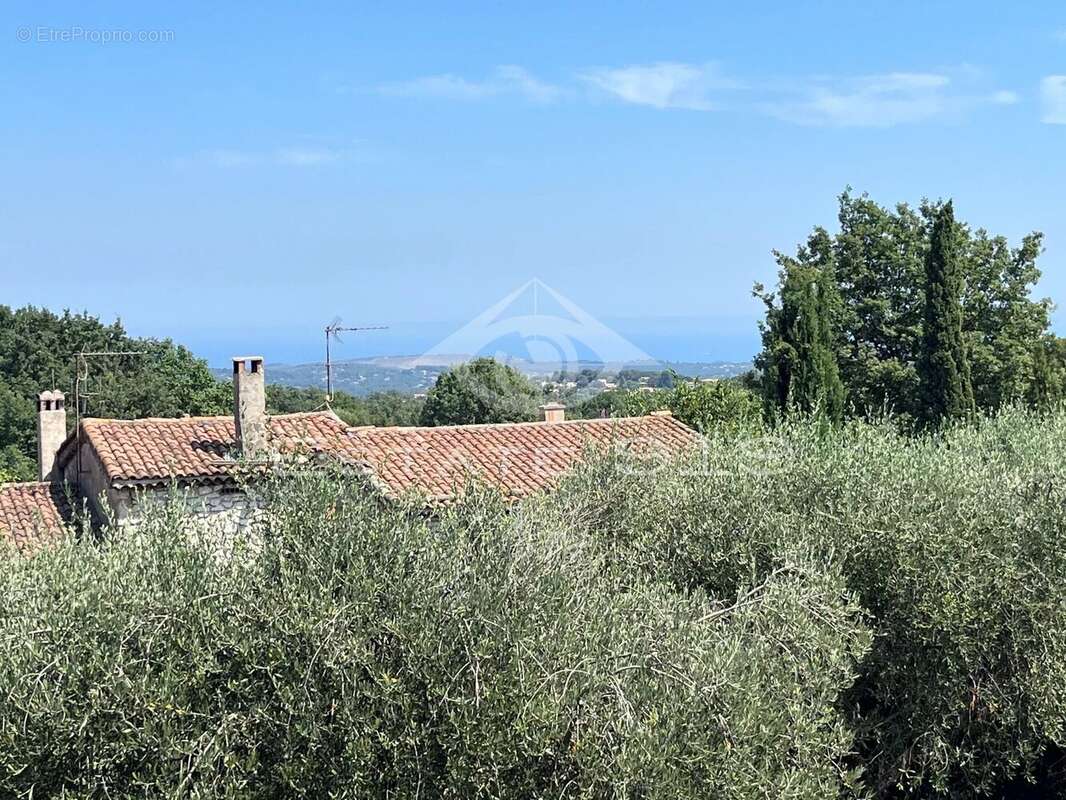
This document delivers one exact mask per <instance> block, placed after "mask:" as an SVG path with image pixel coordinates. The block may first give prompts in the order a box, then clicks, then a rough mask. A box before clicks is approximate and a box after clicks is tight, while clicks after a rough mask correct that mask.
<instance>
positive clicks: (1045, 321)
mask: <svg viewBox="0 0 1066 800" xmlns="http://www.w3.org/2000/svg"><path fill="white" fill-rule="evenodd" d="M939 208H940V204H937V203H930V202H923V203H922V205H921V206H920V207H919V208H918V209H917V210H915V209H913V208H911V207H909V206H907V205H906V204H899V205H897V206H896V207H895V208H894V209H891V210H890V209H887V208H884V207H882V206H879V205H878V204H877V203H875V202H873V201H872V200H870V199H869V198H868V197H866V196H865V195H863V196H859V197H856V196H854V195H852V194H851V192H850V191H846V192H844V194H842V195H841V197H840V212H839V223H840V230H839V232H838V233H836V234H833V235H831V234H830V233H828V232H827V231H826V230H824V229H823V228H820V227H818V228H815V229H814V231H813V232H812V233H811V235H810V237H809V238H808V240H807V242H806V244H805V246H803V247H801V248H800V249H799V250H798V252H797V254H796V256H794V257H789V256H786V255H784V254H781V253H778V254H777V260H778V263H779V264H780V265H781V267H782V268H785V267H787V266H788V265H790V264H793V263H798V264H800V265H803V266H809V267H815V268H819V269H826V270H831V271H832V273H833V274H834V276H835V281H836V286H837V291H838V294H839V296H840V300H841V302H840V306H839V318H838V319H837V320H836V321H835V325H834V328H835V331H836V344H835V349H836V356H837V363H838V365H839V369H840V376H841V379H842V381H843V383H844V387H845V390H846V393H847V398H848V405H849V408H850V409H851V410H852V411H853V412H854V413H855V414H856V415H858V416H861V417H866V416H876V415H878V414H880V413H881V412H882V411H883V410H884V409H886V408H888V409H890V410H892V411H894V412H896V413H898V414H901V415H904V416H910V417H914V418H918V417H920V410H921V409H920V400H919V399H918V372H917V364H918V361H919V356H920V353H921V346H922V345H921V343H922V317H923V312H924V308H925V292H924V284H925V261H926V253H927V251H928V249H929V241H930V234H931V230H932V227H933V222H934V220H935V218H936V216H937V213H938V211H939ZM955 231H956V237H957V239H956V244H957V255H958V260H957V264H958V274H959V277H960V280H961V281H962V285H963V291H962V331H963V339H964V341H965V345H966V349H967V352H968V353H969V356H970V365H971V372H972V384H973V392H974V399H975V402H976V404H977V407H978V408H980V409H996V408H999V407H1000V406H1002V405H1004V404H1005V403H1009V402H1010V401H1012V400H1015V399H1020V398H1026V397H1029V396H1031V395H1032V394H1033V393H1034V392H1035V391H1037V390H1036V389H1034V388H1033V383H1034V382H1035V381H1037V380H1038V378H1037V377H1036V376H1035V375H1034V355H1033V354H1034V352H1036V349H1037V346H1038V344H1039V342H1040V341H1041V340H1042V338H1043V337H1045V336H1046V335H1047V330H1048V325H1049V310H1050V306H1051V303H1050V301H1048V300H1046V299H1044V300H1034V299H1032V297H1031V293H1032V289H1033V287H1034V285H1035V284H1036V282H1037V280H1038V279H1039V277H1040V270H1039V268H1038V267H1037V265H1036V261H1037V258H1038V256H1039V255H1040V252H1041V246H1042V245H1041V243H1042V236H1041V234H1039V233H1031V234H1029V235H1028V236H1025V237H1024V238H1023V239H1022V241H1021V244H1020V245H1019V246H1018V247H1016V248H1011V247H1010V245H1009V244H1008V242H1007V240H1006V239H1005V238H1004V237H1002V236H992V235H990V234H989V233H988V232H986V231H985V230H983V229H977V230H973V229H971V228H970V227H969V226H967V225H965V224H963V223H960V222H956V223H955ZM756 294H757V295H759V296H763V297H764V299H765V298H766V297H768V295H766V293H765V292H764V290H763V288H762V287H761V286H758V285H757V286H756ZM1046 377H1047V376H1045V379H1044V380H1043V381H1042V385H1043V386H1044V387H1045V388H1046V387H1047V386H1051V385H1056V384H1059V383H1061V378H1055V379H1054V380H1050V381H1049V380H1047V379H1046ZM1053 399H1054V400H1057V399H1059V397H1056V398H1053Z"/></svg>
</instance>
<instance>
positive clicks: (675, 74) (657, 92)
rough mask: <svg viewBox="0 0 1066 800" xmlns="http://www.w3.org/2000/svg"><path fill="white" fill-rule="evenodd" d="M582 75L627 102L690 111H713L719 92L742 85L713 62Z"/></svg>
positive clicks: (668, 63) (633, 67) (670, 63)
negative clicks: (721, 71)
mask: <svg viewBox="0 0 1066 800" xmlns="http://www.w3.org/2000/svg"><path fill="white" fill-rule="evenodd" d="M580 77H581V78H582V80H584V81H585V82H587V83H588V84H590V85H592V86H594V87H596V88H597V89H600V90H602V91H604V92H607V93H608V94H610V95H612V96H614V97H616V98H618V99H619V100H623V101H625V102H627V103H633V104H635V105H641V106H651V107H652V108H681V109H687V110H690V111H711V110H713V109H715V108H717V107H718V101H717V98H716V97H715V95H716V94H717V93H719V92H722V91H724V90H729V89H738V88H740V86H741V84H740V83H739V82H738V81H734V80H732V79H729V78H726V77H724V76H723V75H721V73H720V72H719V70H718V68H717V67H716V66H715V65H714V64H701V65H697V64H682V63H678V62H673V61H663V62H659V63H657V64H637V65H631V66H626V67H618V68H615V69H604V68H599V69H593V70H589V71H587V72H585V73H583V74H582V75H581V76H580Z"/></svg>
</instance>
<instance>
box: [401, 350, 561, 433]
mask: <svg viewBox="0 0 1066 800" xmlns="http://www.w3.org/2000/svg"><path fill="white" fill-rule="evenodd" d="M538 402H540V395H539V394H538V393H537V390H536V389H535V388H534V387H533V385H532V384H531V383H530V382H529V381H528V380H527V379H526V378H525V377H524V376H523V375H522V374H521V373H520V372H518V371H517V370H515V369H513V368H512V367H509V366H507V365H506V364H501V363H499V362H498V361H496V360H495V359H492V358H475V359H474V360H473V361H470V362H468V363H465V364H460V365H458V366H456V367H453V368H452V369H450V370H448V371H447V372H444V373H441V375H440V376H439V377H438V378H437V383H436V384H435V385H434V387H433V388H432V389H430V391H429V394H428V395H427V396H426V402H425V405H424V406H423V408H422V415H421V419H420V422H421V424H422V425H473V424H480V423H487V422H525V421H529V420H533V419H536V416H537V404H538Z"/></svg>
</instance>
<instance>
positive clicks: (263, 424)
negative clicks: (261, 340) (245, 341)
mask: <svg viewBox="0 0 1066 800" xmlns="http://www.w3.org/2000/svg"><path fill="white" fill-rule="evenodd" d="M233 422H234V427H235V428H236V431H237V447H238V448H240V451H241V455H242V456H244V457H245V458H248V459H253V460H255V459H261V458H263V457H264V456H265V455H266V452H267V420H266V376H265V370H264V369H263V357H262V356H240V357H235V358H234V359H233Z"/></svg>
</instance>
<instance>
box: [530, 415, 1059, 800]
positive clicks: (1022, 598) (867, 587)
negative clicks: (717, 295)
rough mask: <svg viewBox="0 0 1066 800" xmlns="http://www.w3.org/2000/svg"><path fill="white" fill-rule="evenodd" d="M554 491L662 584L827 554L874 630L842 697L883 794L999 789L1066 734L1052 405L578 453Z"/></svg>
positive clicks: (561, 510)
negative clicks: (684, 457) (974, 419)
mask: <svg viewBox="0 0 1066 800" xmlns="http://www.w3.org/2000/svg"><path fill="white" fill-rule="evenodd" d="M550 502H551V504H552V505H553V506H554V511H547V512H545V514H546V517H547V518H548V519H549V523H548V524H551V523H550V520H551V519H553V518H554V519H555V520H557V522H556V523H555V524H558V525H561V524H564V521H565V524H567V525H569V526H570V529H571V530H574V528H575V527H576V528H577V531H576V532H585V533H587V534H588V535H590V536H598V537H600V538H601V539H603V540H606V541H608V542H609V543H610V545H611V550H610V552H611V553H612V554H613V557H614V558H616V559H618V560H620V561H622V562H623V568H624V569H633V570H637V571H640V572H642V573H643V574H645V575H647V576H649V577H654V578H656V579H658V580H661V581H663V582H665V583H666V584H667V585H669V586H672V587H674V588H675V589H678V590H693V589H696V588H702V589H704V590H706V591H708V592H709V593H710V594H711V595H712V596H718V597H721V596H729V595H730V594H731V593H732V592H734V591H737V589H738V587H742V586H746V585H750V584H757V583H758V581H759V580H760V579H762V578H763V577H764V576H766V575H770V574H773V572H774V570H775V569H777V568H778V566H779V565H780V563H781V559H782V558H783V554H788V553H795V552H805V553H808V554H809V555H810V557H811V558H812V559H815V560H816V561H819V562H821V563H823V564H826V565H829V566H827V568H832V569H839V570H840V571H841V572H842V573H843V575H844V578H845V582H846V585H847V587H848V589H849V591H851V592H853V593H854V594H855V595H856V596H857V597H858V598H859V600H860V603H861V605H862V607H863V608H864V609H865V611H866V613H867V615H868V617H867V619H868V621H869V624H870V625H871V626H872V628H873V630H874V634H875V636H874V645H873V648H872V649H871V650H870V651H869V653H868V654H867V655H866V656H865V657H864V658H863V660H862V662H861V664H860V668H859V672H860V677H859V679H858V680H857V681H856V683H855V685H854V686H853V687H852V688H851V690H850V691H849V692H848V693H847V694H846V696H845V697H844V698H842V701H841V706H840V707H841V708H842V709H844V710H845V711H846V713H847V714H848V716H849V719H850V722H851V725H852V726H853V729H854V730H855V731H856V734H857V736H858V755H857V758H856V759H855V761H854V764H855V765H856V766H860V767H862V768H863V769H864V774H865V784H866V786H867V787H868V788H869V789H870V790H872V791H873V792H874V793H875V794H876V795H877V796H879V797H894V796H898V795H909V796H922V797H933V796H950V797H955V798H960V800H961V798H970V797H974V796H993V797H995V796H1005V795H1002V794H1001V792H1002V791H1003V787H1005V786H1007V785H1010V784H1011V783H1012V782H1021V783H1024V779H1025V777H1026V776H1027V775H1032V774H1033V773H1035V772H1038V771H1039V770H1040V769H1041V759H1042V757H1043V756H1044V755H1045V754H1048V753H1054V752H1059V751H1058V750H1057V749H1056V748H1061V747H1063V745H1066V695H1064V694H1063V692H1062V686H1064V685H1066V592H1063V590H1062V587H1063V586H1064V585H1066V411H1064V410H1059V411H1056V412H1054V413H1051V414H1048V415H1040V414H1036V413H1033V412H1027V411H1023V410H1019V409H1008V410H1006V411H1004V412H1002V413H1001V414H1000V415H999V416H998V417H997V418H995V419H985V420H982V421H981V422H980V424H979V425H977V426H968V427H954V428H948V429H947V430H945V431H943V432H942V433H940V434H937V435H927V436H921V437H913V436H911V435H908V434H904V433H899V432H897V431H896V430H894V429H893V428H891V427H889V426H887V425H871V424H867V423H859V422H852V423H848V424H846V425H845V426H844V427H843V428H842V429H840V430H837V429H833V428H825V427H822V426H819V425H817V424H808V423H799V422H785V423H784V424H782V425H780V426H778V428H776V429H775V430H774V431H773V432H772V433H770V434H768V435H764V436H762V437H759V438H750V437H740V438H728V437H716V438H714V439H713V440H712V441H710V442H709V443H708V446H707V447H706V448H705V449H704V451H703V452H702V453H700V455H699V457H698V458H697V459H695V460H694V461H693V462H692V463H691V464H689V465H687V466H686V467H684V468H681V469H671V468H661V469H651V470H643V471H642V470H636V469H631V468H626V465H625V464H624V463H618V462H616V461H612V460H607V461H604V462H602V463H598V464H594V465H592V466H591V467H590V468H588V469H585V470H583V471H580V472H578V473H576V474H574V475H573V476H571V477H570V478H569V479H568V480H567V481H566V482H565V483H564V485H563V487H562V488H561V490H560V491H559V492H558V493H556V494H555V495H554V496H553V497H552V498H551V501H550ZM574 521H579V522H580V525H577V526H575V525H574ZM1045 780H1057V783H1054V784H1053V785H1045V786H1044V787H1043V790H1044V791H1045V792H1047V794H1046V795H1042V796H1061V793H1062V792H1063V791H1064V790H1066V776H1063V775H1059V776H1058V777H1057V778H1051V779H1049V778H1047V776H1045ZM771 796H772V795H771Z"/></svg>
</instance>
